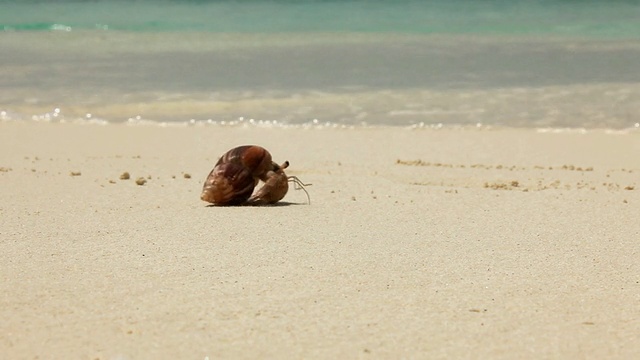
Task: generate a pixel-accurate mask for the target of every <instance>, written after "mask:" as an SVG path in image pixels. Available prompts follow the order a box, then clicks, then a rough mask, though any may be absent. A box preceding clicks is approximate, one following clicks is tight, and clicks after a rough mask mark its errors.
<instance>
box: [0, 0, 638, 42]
mask: <svg viewBox="0 0 640 360" xmlns="http://www.w3.org/2000/svg"><path fill="white" fill-rule="evenodd" d="M0 7H1V9H2V11H1V12H0V29H2V28H3V29H5V30H17V31H46V30H51V29H54V30H65V29H74V30H91V29H103V30H104V29H110V30H123V31H207V32H327V31H330V32H409V33H421V34H506V35H513V34H517V35H522V34H527V35H564V36H580V37H581V36H595V37H606V38H633V37H639V36H640V2H639V1H615V0H614V1H595V0H592V1H589V0H586V1H580V0H546V1H545V0H539V1H535V0H512V1H507V0H493V1H489V0H475V1H474V0H452V1H449V0H431V1H428V0H427V1H418V0H396V1H393V0H387V1H383V0H359V1H358V0H346V1H337V0H335V1H321V0H315V1H313V0H306V1H305V0H302V1H284V0H272V1H255V0H254V1H251V0H248V1H233V0H226V1H215V0H210V1H206V0H203V1H154V0H139V1H109V0H102V1H99V0H98V1H28V0H27V1H0Z"/></svg>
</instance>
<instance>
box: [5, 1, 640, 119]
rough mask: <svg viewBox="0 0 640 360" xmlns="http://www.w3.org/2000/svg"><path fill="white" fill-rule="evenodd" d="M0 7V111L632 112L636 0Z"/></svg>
mask: <svg viewBox="0 0 640 360" xmlns="http://www.w3.org/2000/svg"><path fill="white" fill-rule="evenodd" d="M447 4H449V5H447ZM536 4H537V5H536ZM545 4H546V5H545ZM543 5H545V6H546V7H545V6H543ZM0 7H2V9H3V10H6V11H2V12H0V14H1V15H0V24H3V25H2V26H3V27H4V28H5V29H7V30H6V31H4V32H0V49H2V51H1V52H0V64H2V65H1V66H0V81H1V86H0V117H2V118H4V119H36V120H45V121H58V120H60V119H63V120H66V121H74V120H77V119H84V120H87V119H89V120H96V119H98V120H100V121H109V122H122V121H134V122H135V121H138V122H140V121H141V120H145V119H146V120H152V121H166V122H189V121H200V122H204V123H222V122H224V123H225V124H229V123H247V122H248V123H252V124H253V123H256V122H260V121H262V123H263V124H266V123H267V122H266V121H269V122H268V123H269V124H273V123H277V124H292V125H297V124H316V123H330V124H338V125H349V126H350V125H363V124H365V125H394V126H408V125H414V126H431V125H434V126H440V125H441V124H442V125H444V126H447V125H476V124H483V125H499V126H515V127H570V128H580V127H584V128H614V129H620V128H633V127H636V124H637V123H638V121H640V119H639V117H638V115H637V114H638V113H639V112H640V111H639V110H640V37H639V36H638V34H640V31H637V30H638V29H640V10H639V9H640V5H638V3H637V2H615V4H614V5H610V6H607V7H603V6H602V5H601V4H599V3H598V2H580V3H579V4H578V3H575V2H570V1H555V2H554V1H546V2H545V1H542V2H535V3H534V2H524V1H522V2H518V1H516V2H509V3H508V2H502V1H493V2H486V3H483V5H478V3H477V2H465V1H461V2H456V5H455V6H454V5H450V2H443V1H431V2H429V1H427V2H417V1H403V2H385V1H347V2H332V1H306V2H304V1H303V2H296V3H294V2H287V1H262V2H259V1H253V2H242V3H239V2H232V1H192V2H172V1H160V2H158V1H155V2H154V1H150V0H147V1H138V2H133V3H125V2H117V1H116V2H106V1H97V2H61V3H60V2H46V1H45V2H42V1H41V2H37V1H36V2H15V4H14V3H13V2H7V1H4V2H2V1H0ZM550 9H551V10H550ZM553 9H555V10H554V11H555V12H554V11H552V10H553ZM71 10H73V11H71ZM568 10H571V11H570V12H567V11H568ZM7 14H13V15H14V16H13V17H10V16H9V15H7ZM578 15H580V16H578ZM616 16H617V18H616ZM614 19H615V21H614ZM636 25H637V28H636ZM239 119H242V120H239ZM251 119H253V120H254V121H251Z"/></svg>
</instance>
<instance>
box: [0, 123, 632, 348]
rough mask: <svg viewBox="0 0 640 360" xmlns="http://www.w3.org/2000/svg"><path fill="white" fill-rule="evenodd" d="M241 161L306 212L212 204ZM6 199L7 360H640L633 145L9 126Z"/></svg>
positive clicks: (562, 137)
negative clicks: (289, 179) (208, 184)
mask: <svg viewBox="0 0 640 360" xmlns="http://www.w3.org/2000/svg"><path fill="white" fill-rule="evenodd" d="M242 144H259V145H262V146H264V147H265V148H267V149H269V150H270V152H271V153H272V155H273V158H274V160H275V161H276V162H283V161H284V160H289V161H290V163H291V166H290V168H289V169H288V171H287V173H288V174H289V175H295V176H297V177H299V178H300V179H301V180H302V181H304V182H305V183H312V184H313V185H312V186H309V187H308V188H307V190H308V191H309V194H310V196H311V205H306V202H307V201H306V200H307V199H306V195H305V194H304V192H302V191H294V190H293V189H292V190H290V192H289V194H288V195H287V196H286V197H285V199H284V201H283V202H281V203H280V204H279V205H278V206H272V207H230V208H223V207H207V205H206V204H205V203H203V202H202V201H200V199H199V195H200V190H201V187H202V182H203V181H204V179H205V177H206V176H207V174H208V173H209V171H210V170H211V168H212V167H213V165H214V163H215V162H216V160H217V158H218V156H220V155H221V154H222V153H223V152H224V151H226V150H228V149H230V148H232V147H234V146H237V145H242ZM70 174H71V175H72V176H70ZM125 174H126V175H125ZM188 175H189V176H188ZM135 179H142V180H144V185H143V186H138V185H136V180H135ZM0 184H1V186H0V219H1V226H0V280H1V281H0V318H1V319H2V321H0V358H2V359H34V358H38V359H62V358H67V359H151V358H153V359H205V358H209V359H219V358H232V359H241V358H279V359H291V358H325V359H334V358H343V359H355V358H372V359H373V358H424V359H434V358H446V359H456V358H485V359H486V358H492V359H496V358H505V359H522V358H531V359H540V358H565V359H571V358H593V359H632V358H639V357H640V335H639V334H640V250H639V247H638V241H639V240H640V133H638V132H635V133H630V134H610V133H606V132H604V131H591V132H588V133H585V134H582V133H571V132H564V133H552V132H547V133H541V132H537V131H535V130H531V129H528V130H514V129H510V130H509V129H496V130H487V129H484V130H475V129H474V130H460V129H458V130H431V129H429V130H408V129H401V128H371V129H355V130H345V129H324V130H319V129H259V128H249V129H242V128H224V127H165V128H163V127H156V126H127V125H108V126H82V125H72V124H48V123H20V122H4V123H0Z"/></svg>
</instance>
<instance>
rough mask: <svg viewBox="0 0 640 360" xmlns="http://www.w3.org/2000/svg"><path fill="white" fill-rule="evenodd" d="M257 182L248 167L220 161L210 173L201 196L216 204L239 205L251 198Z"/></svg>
mask: <svg viewBox="0 0 640 360" xmlns="http://www.w3.org/2000/svg"><path fill="white" fill-rule="evenodd" d="M256 183H257V180H256V179H255V178H254V177H253V175H252V174H251V171H250V170H249V169H248V168H247V167H245V166H242V165H240V164H236V163H219V164H218V165H216V167H214V168H213V170H211V173H209V176H208V177H207V180H206V181H205V183H204V186H203V188H202V195H200V198H201V199H202V200H204V201H206V202H209V203H212V204H215V205H239V204H242V203H244V202H245V201H247V199H249V197H250V196H251V194H252V193H253V189H254V188H255V186H256Z"/></svg>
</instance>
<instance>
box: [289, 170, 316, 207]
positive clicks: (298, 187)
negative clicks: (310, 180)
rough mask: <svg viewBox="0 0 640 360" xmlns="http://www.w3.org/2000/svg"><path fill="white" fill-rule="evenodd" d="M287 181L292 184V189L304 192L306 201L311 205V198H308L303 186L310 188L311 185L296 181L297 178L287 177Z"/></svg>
mask: <svg viewBox="0 0 640 360" xmlns="http://www.w3.org/2000/svg"><path fill="white" fill-rule="evenodd" d="M287 181H290V182H292V183H293V185H294V186H293V188H294V189H295V190H300V189H302V190H303V191H304V193H305V194H307V201H308V202H309V205H311V197H310V196H309V193H308V192H307V189H305V188H304V187H305V186H310V185H312V184H305V183H303V182H302V181H301V180H300V179H298V177H297V176H287Z"/></svg>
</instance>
